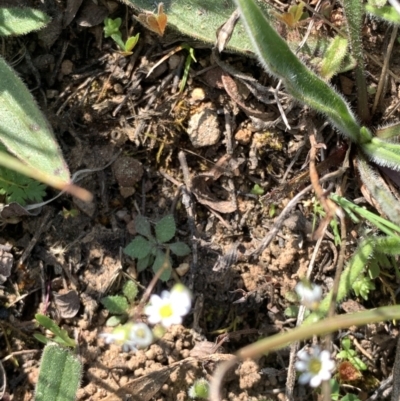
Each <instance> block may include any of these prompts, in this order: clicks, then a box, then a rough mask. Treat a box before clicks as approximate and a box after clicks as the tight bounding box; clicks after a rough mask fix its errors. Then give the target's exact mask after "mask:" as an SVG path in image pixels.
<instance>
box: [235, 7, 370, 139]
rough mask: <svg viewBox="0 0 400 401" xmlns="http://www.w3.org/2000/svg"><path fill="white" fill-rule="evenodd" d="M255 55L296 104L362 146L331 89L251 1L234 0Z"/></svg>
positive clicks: (348, 112)
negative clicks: (296, 53) (312, 112)
mask: <svg viewBox="0 0 400 401" xmlns="http://www.w3.org/2000/svg"><path fill="white" fill-rule="evenodd" d="M236 3H237V4H238V6H239V8H240V11H241V13H242V19H243V21H244V24H245V26H246V29H247V32H248V34H249V36H250V38H251V40H252V43H253V46H254V51H255V52H256V54H257V55H258V57H259V60H260V61H261V63H262V64H263V66H264V67H265V68H266V69H267V71H269V72H270V73H271V74H272V75H275V76H276V77H278V78H279V79H281V80H282V81H283V83H284V85H285V87H286V89H287V91H288V92H289V93H290V94H291V95H292V96H293V97H294V98H295V99H297V100H298V101H300V102H302V103H304V104H306V105H308V106H310V107H312V108H313V109H315V110H317V111H319V112H320V113H323V114H325V115H326V116H327V117H328V118H329V119H330V121H331V123H332V124H333V125H334V126H336V127H337V128H338V129H339V130H340V131H341V132H342V133H343V134H344V135H346V136H348V137H349V138H350V139H351V140H352V141H354V142H356V143H359V144H362V143H364V142H366V141H367V142H368V141H369V140H370V138H371V137H372V134H371V135H370V137H367V138H366V137H364V136H363V135H362V134H361V133H360V126H359V124H358V122H357V119H356V118H355V116H354V115H353V113H352V111H351V109H350V107H349V106H348V104H347V103H346V102H345V100H344V99H343V98H342V96H341V95H339V94H338V93H337V92H336V91H335V90H334V89H333V88H332V87H330V86H329V85H328V84H327V83H326V82H325V81H323V80H322V79H321V78H319V77H318V76H317V75H316V74H315V73H314V72H312V71H311V70H310V69H309V68H307V67H306V66H305V65H304V64H303V63H302V62H301V61H300V60H299V59H298V57H297V56H296V55H295V54H294V53H293V52H292V51H291V50H290V48H289V46H288V45H287V43H286V42H285V41H284V40H283V39H282V38H281V37H280V35H278V33H277V32H276V31H275V30H274V29H273V28H272V26H271V25H270V23H269V22H268V20H267V19H266V18H265V17H264V15H263V14H262V12H261V11H260V9H259V8H258V7H257V5H256V4H255V2H254V0H236Z"/></svg>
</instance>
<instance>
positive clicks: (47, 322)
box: [33, 313, 76, 348]
mask: <svg viewBox="0 0 400 401" xmlns="http://www.w3.org/2000/svg"><path fill="white" fill-rule="evenodd" d="M35 319H36V321H37V322H38V323H39V324H40V325H41V326H43V327H44V328H45V329H47V330H49V331H51V332H52V333H53V334H54V337H53V338H51V339H50V338H47V337H45V336H44V335H43V334H40V333H34V334H33V336H34V337H35V338H36V340H38V341H40V342H42V343H43V344H49V343H51V342H56V343H57V344H60V345H62V346H64V347H71V348H75V347H76V342H75V340H74V339H72V338H71V337H69V335H68V333H67V331H66V330H64V329H62V328H60V327H59V326H58V325H57V323H55V322H54V321H53V320H52V319H50V318H49V317H47V316H45V315H42V314H40V313H37V314H36V315H35Z"/></svg>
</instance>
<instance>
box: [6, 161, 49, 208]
mask: <svg viewBox="0 0 400 401" xmlns="http://www.w3.org/2000/svg"><path fill="white" fill-rule="evenodd" d="M0 194H1V195H5V197H6V203H11V202H17V203H19V204H20V205H22V206H24V205H25V204H26V202H27V201H29V200H31V201H34V202H42V201H43V197H44V196H45V195H46V187H45V186H44V185H43V184H41V183H39V182H38V181H35V180H32V178H29V177H26V176H24V175H22V174H19V173H17V172H15V171H12V170H9V169H7V168H5V167H0Z"/></svg>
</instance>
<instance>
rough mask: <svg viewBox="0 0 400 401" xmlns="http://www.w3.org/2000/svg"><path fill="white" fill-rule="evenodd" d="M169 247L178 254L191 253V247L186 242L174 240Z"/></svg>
mask: <svg viewBox="0 0 400 401" xmlns="http://www.w3.org/2000/svg"><path fill="white" fill-rule="evenodd" d="M168 247H169V249H170V250H171V252H172V253H174V254H175V255H176V256H186V255H189V253H190V248H189V247H188V246H187V245H186V244H185V243H184V242H180V241H178V242H174V243H173V244H170V245H168Z"/></svg>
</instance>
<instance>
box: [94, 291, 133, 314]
mask: <svg viewBox="0 0 400 401" xmlns="http://www.w3.org/2000/svg"><path fill="white" fill-rule="evenodd" d="M100 302H101V303H102V304H103V306H104V307H105V308H106V309H107V310H108V311H109V312H110V313H112V314H113V315H123V314H125V313H126V312H127V310H128V308H129V304H128V301H127V300H126V298H125V297H123V296H121V295H110V296H108V297H104V298H102V299H101V300H100Z"/></svg>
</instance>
